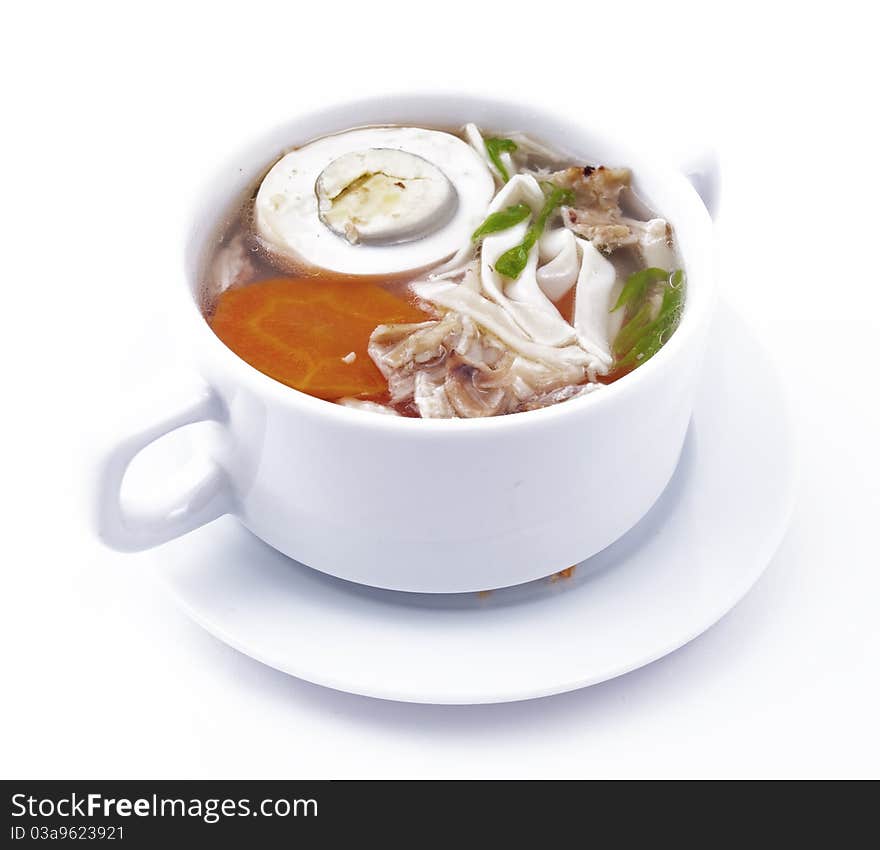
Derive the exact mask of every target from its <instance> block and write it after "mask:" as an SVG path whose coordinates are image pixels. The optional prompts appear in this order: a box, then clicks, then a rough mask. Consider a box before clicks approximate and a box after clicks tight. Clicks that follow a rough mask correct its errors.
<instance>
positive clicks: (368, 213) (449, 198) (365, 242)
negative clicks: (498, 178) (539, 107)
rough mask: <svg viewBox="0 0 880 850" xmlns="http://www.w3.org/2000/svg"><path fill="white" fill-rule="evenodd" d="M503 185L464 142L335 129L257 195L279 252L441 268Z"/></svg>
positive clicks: (338, 265) (300, 257) (286, 159)
mask: <svg viewBox="0 0 880 850" xmlns="http://www.w3.org/2000/svg"><path fill="white" fill-rule="evenodd" d="M494 192H495V183H494V180H493V178H492V174H491V172H490V171H489V169H488V167H487V166H486V164H485V162H484V160H482V159H481V158H480V157H479V155H478V154H477V153H476V152H475V151H474V150H473V148H471V147H470V146H469V145H468V144H466V143H465V142H464V141H462V140H461V139H459V138H457V137H456V136H453V135H451V134H450V133H444V132H441V131H438V130H425V129H421V128H417V127H370V128H364V129H360V130H350V131H348V132H345V133H339V134H338V135H335V136H326V137H324V138H322V139H318V140H317V141H314V142H311V143H309V144H307V145H304V146H303V147H301V148H298V149H296V150H294V151H291V152H290V153H288V154H286V155H285V156H283V157H282V158H281V159H280V160H279V161H278V162H276V163H275V165H274V166H273V167H272V168H271V169H270V171H269V173H268V174H267V175H266V177H265V178H264V179H263V182H262V183H261V185H260V188H259V190H258V191H257V196H256V199H255V202H254V224H255V229H256V232H257V235H258V236H259V237H260V239H261V240H262V241H263V243H264V245H265V246H266V248H267V250H269V252H270V253H273V254H275V255H278V256H280V257H282V258H284V259H285V260H288V261H290V262H292V263H295V264H301V265H307V266H315V267H318V268H323V269H328V270H331V271H335V272H340V273H343V274H361V275H377V274H396V273H401V272H406V271H412V270H416V269H421V268H426V267H429V266H433V265H436V264H438V263H440V262H442V261H443V260H445V259H446V258H447V257H450V256H451V255H452V254H454V253H455V252H456V251H458V250H459V249H461V248H462V247H464V246H465V245H467V244H468V241H469V239H470V236H471V234H472V233H473V231H474V230H475V229H476V228H477V226H478V225H479V224H480V223H481V222H482V220H483V219H484V218H485V215H486V210H487V207H488V205H489V202H490V201H491V199H492V196H493V194H494Z"/></svg>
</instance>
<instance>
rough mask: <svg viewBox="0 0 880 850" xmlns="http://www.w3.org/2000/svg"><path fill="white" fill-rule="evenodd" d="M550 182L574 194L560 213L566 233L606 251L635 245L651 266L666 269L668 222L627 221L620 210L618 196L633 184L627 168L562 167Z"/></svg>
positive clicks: (629, 219)
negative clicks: (572, 200) (569, 202)
mask: <svg viewBox="0 0 880 850" xmlns="http://www.w3.org/2000/svg"><path fill="white" fill-rule="evenodd" d="M550 180H551V181H552V182H553V183H555V184H556V185H558V186H564V187H565V188H568V189H571V190H572V191H573V192H574V197H575V202H574V204H573V205H572V206H570V207H564V208H563V210H562V221H563V223H564V224H565V226H566V227H567V228H568V229H569V230H571V231H573V232H574V233H576V234H577V235H578V236H582V237H583V238H584V239H589V240H590V241H591V242H592V243H593V245H595V246H596V247H597V248H599V249H600V250H602V251H606V252H609V251H614V250H615V249H617V248H622V247H624V246H627V245H634V246H638V247H639V248H640V249H641V251H642V253H643V254H644V255H645V259H646V261H647V262H648V263H649V264H650V265H657V266H659V267H662V268H667V267H668V265H666V264H668V263H669V262H670V259H669V254H670V253H671V248H669V227H668V225H667V223H666V222H665V221H664V220H663V219H658V218H655V219H651V220H650V221H639V220H637V219H634V218H629V217H627V216H626V215H624V213H623V211H622V210H621V208H620V200H621V198H620V196H621V193H622V192H623V191H624V190H625V189H629V188H630V184H631V181H632V173H631V172H630V170H629V169H628V168H607V167H605V166H604V165H600V166H599V167H598V168H593V167H592V166H589V165H588V166H586V167H584V168H565V169H563V170H562V171H557V172H555V173H554V174H552V175H551V176H550ZM664 248H665V249H668V251H664V250H663V249H664ZM652 252H653V256H652ZM653 259H656V260H657V262H652V260H653Z"/></svg>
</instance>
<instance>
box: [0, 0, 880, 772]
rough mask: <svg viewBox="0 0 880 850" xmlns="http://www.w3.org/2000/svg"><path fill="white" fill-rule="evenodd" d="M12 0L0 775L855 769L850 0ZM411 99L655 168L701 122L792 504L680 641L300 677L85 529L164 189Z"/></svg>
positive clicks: (879, 499)
mask: <svg viewBox="0 0 880 850" xmlns="http://www.w3.org/2000/svg"><path fill="white" fill-rule="evenodd" d="M779 5H781V4H779ZM16 6H17V9H16V11H13V12H11V13H10V12H6V13H5V15H4V22H3V25H2V28H0V39H2V44H0V64H2V77H3V80H4V96H3V106H2V117H3V118H4V119H5V120H4V121H3V129H2V134H0V139H2V141H0V147H2V151H3V173H4V178H3V183H2V189H3V194H4V198H3V203H2V205H0V216H2V219H3V221H2V224H3V233H4V234H5V238H4V239H3V245H4V251H3V262H2V290H0V292H2V295H0V298H2V300H0V328H2V332H0V346H2V361H0V362H2V370H3V389H4V392H3V396H4V399H5V401H6V404H5V410H4V412H3V413H2V419H0V422H2V425H0V427H2V429H3V439H2V443H0V444H2V453H3V457H2V466H0V474H2V479H3V481H2V484H3V486H2V488H0V492H2V496H0V498H2V500H3V513H2V515H3V548H2V558H0V560H2V564H3V566H2V576H3V588H4V589H3V592H2V606H3V613H2V620H0V628H2V636H3V644H2V646H3V649H2V652H3V659H4V664H3V690H4V695H3V698H2V701H0V713H2V736H3V740H2V747H0V751H2V756H0V764H2V773H3V774H4V775H5V776H7V777H10V778H11V777H19V778H26V777H42V778H50V777H66V778H86V777H102V778H106V777H142V778H146V777H186V778H195V777H207V776H217V777H287V778H295V777H313V778H317V777H379V776H397V777H421V776H450V777H451V776H461V777H491V776H505V777H511V776H555V777H563V776H571V777H575V776H579V777H587V776H597V777H613V776H864V775H873V776H877V775H878V773H880V735H878V728H877V727H878V724H877V718H878V717H880V684H878V669H880V663H878V662H880V627H878V614H877V610H878V605H880V557H878V528H880V447H878V437H880V404H878V389H880V381H878V377H877V375H878V362H880V318H878V316H880V274H878V265H880V252H878V243H880V236H878V232H880V228H878V222H877V215H876V214H877V200H876V199H877V196H878V189H880V186H878V179H877V160H878V156H880V135H878V132H877V130H876V128H875V126H874V119H876V112H877V83H878V77H880V75H878V62H877V46H876V32H877V29H876V26H875V25H874V24H872V23H871V22H870V21H869V20H868V18H867V16H866V13H865V12H864V11H860V10H864V9H866V8H867V6H866V4H856V3H853V4H848V3H844V2H837V3H834V4H821V7H820V8H821V11H818V10H817V8H814V7H813V5H812V4H808V3H798V4H791V5H790V11H782V10H780V9H779V8H778V7H777V5H774V4H770V3H766V2H765V3H760V4H755V5H754V6H751V5H749V4H747V3H735V4H734V3H730V4H724V5H722V4H711V3H700V4H695V5H693V6H684V5H682V4H676V3H666V2H664V3H658V2H654V3H650V4H642V3H636V2H626V3H589V2H583V0H581V2H574V3H570V2H564V0H555V2H551V3H516V2H507V3H502V2H495V3H483V4H478V3H476V2H473V1H472V2H468V3H455V2H451V0H444V2H443V3H439V4H436V5H435V4H430V3H415V2H412V0H408V2H381V0H374V2H358V3H343V2H338V0H337V2H334V3H317V2H315V3H310V2H299V3H295V2H289V0H288V2H284V3H278V4H275V5H264V4H260V3H256V2H246V3H245V2H238V3H219V2H214V3H210V4H204V5H202V6H196V5H190V4H184V3H176V4H174V5H173V6H171V7H169V8H167V9H162V8H161V6H160V4H149V6H145V7H141V8H142V11H134V7H132V6H130V5H129V4H114V5H113V6H112V7H111V6H106V7H98V6H95V5H93V4H90V3H77V4H64V5H63V6H62V5H61V4H59V5H57V6H53V5H47V4H37V3H32V4H27V5H26V8H27V11H23V10H24V9H25V4H16ZM412 89H446V90H462V91H467V92H488V93H492V94H496V95H498V96H503V97H506V98H516V97H522V98H524V99H528V100H534V101H536V102H539V103H542V104H544V105H545V106H546V107H548V108H552V109H555V110H558V111H562V112H568V113H572V114H574V115H576V116H578V117H579V118H580V119H581V120H584V121H597V122H600V123H602V124H606V125H611V126H616V127H617V128H618V129H619V130H621V131H623V132H624V133H627V134H630V135H631V136H632V138H633V142H634V143H637V144H639V145H653V146H654V148H655V149H656V151H657V156H658V158H661V157H666V158H676V159H677V158H680V157H683V156H684V155H685V154H687V152H688V151H691V150H694V149H696V148H699V147H701V146H703V145H704V144H707V143H708V144H715V145H717V147H718V148H719V150H720V151H721V154H722V158H723V167H724V194H723V202H722V204H723V205H722V215H721V218H720V220H719V226H718V233H719V239H720V247H721V257H722V261H721V265H722V286H723V290H724V292H725V295H726V298H727V299H728V300H729V301H730V302H732V303H733V304H734V305H735V306H736V307H737V308H738V309H739V310H740V311H741V312H742V313H743V314H745V315H746V316H747V317H748V319H749V321H750V322H751V323H752V325H753V326H754V327H755V328H756V329H757V330H758V332H759V333H760V335H761V337H762V338H763V340H764V342H765V343H766V344H767V345H768V346H769V347H770V349H771V350H772V352H773V354H774V356H775V358H776V360H777V362H778V364H779V367H780V370H781V372H782V374H783V376H784V379H785V383H786V388H787V391H788V393H789V395H790V399H791V405H792V408H793V413H794V418H795V420H796V424H797V435H796V437H797V439H798V440H799V444H800V473H801V482H800V487H799V502H798V506H797V509H796V512H795V516H794V519H793V522H792V525H791V529H790V532H789V534H788V536H787V537H786V539H785V541H784V543H783V545H782V547H781V549H780V551H779V553H778V554H777V556H776V558H775V559H774V561H773V562H772V564H771V565H770V567H769V569H768V571H767V573H766V574H765V576H764V578H763V579H762V580H761V581H760V583H759V584H758V585H757V586H756V587H755V589H754V590H753V592H752V593H751V594H750V595H749V596H748V597H747V598H746V599H745V600H744V601H743V602H742V603H741V604H740V605H739V606H738V607H737V608H736V609H735V610H734V611H733V612H732V613H731V614H730V615H729V616H727V617H726V618H725V619H724V620H723V621H722V622H721V623H720V624H719V625H718V626H717V627H715V628H714V629H712V630H711V631H710V632H709V633H707V634H706V635H704V636H703V637H701V638H699V639H698V640H696V641H694V642H693V643H692V644H691V645H689V646H687V647H686V648H684V649H683V650H681V651H679V652H677V653H675V654H674V655H673V656H671V657H668V658H667V659H665V660H663V661H661V662H658V663H656V664H654V665H652V666H650V667H648V668H646V669H643V670H641V671H638V672H636V673H633V674H630V675H628V676H626V677H624V678H622V679H619V680H617V681H613V682H609V683H606V684H603V685H599V686H596V687H593V688H590V689H588V690H585V691H582V692H579V693H572V694H568V695H563V696H559V697H553V698H549V699H544V700H539V701H535V702H531V703H520V704H513V705H500V706H487V707H469V708H455V707H429V706H408V705H398V704H393V703H383V702H379V701H373V700H369V699H365V698H359V697H353V696H348V695H345V694H338V693H334V692H331V691H327V690H324V689H322V688H319V687H316V686H312V685H309V684H305V683H302V682H299V681H296V680H293V679H290V678H288V677H286V676H284V675H282V674H280V673H277V672H274V671H273V670H270V669H267V668H265V667H262V666H260V665H259V664H257V663H256V662H253V661H251V660H249V659H247V658H245V657H244V656H241V655H239V654H237V653H236V652H235V651H233V650H231V649H229V648H227V647H225V646H224V645H222V644H220V643H219V642H217V641H216V640H214V639H213V638H211V637H209V636H208V635H207V634H205V633H203V632H202V631H200V629H199V628H198V627H196V626H195V625H193V624H192V623H190V622H189V621H188V620H187V619H185V617H184V616H183V615H182V614H181V613H179V612H178V611H177V610H176V609H175V608H174V607H173V606H172V605H171V603H170V602H169V601H168V599H167V598H166V596H165V595H164V592H163V591H161V589H160V588H159V587H158V585H157V584H156V582H155V580H154V578H153V577H152V576H151V575H150V573H149V571H148V570H146V569H143V568H142V566H143V562H142V561H141V560H139V559H137V558H129V557H126V556H122V555H118V554H115V553H111V552H109V551H105V550H102V549H101V548H99V547H98V545H97V544H96V543H95V541H94V540H93V539H92V536H91V532H90V530H89V525H88V507H89V506H88V475H89V473H90V470H91V469H92V467H93V465H94V461H95V457H96V455H95V445H94V444H95V439H94V434H95V433H96V431H98V430H99V429H100V426H101V423H102V422H103V420H104V419H105V418H106V417H108V416H111V415H113V414H114V413H115V412H116V411H117V410H118V409H119V407H120V406H121V405H122V404H123V401H122V400H121V398H120V395H119V391H118V390H119V386H120V383H121V382H124V383H127V384H129V385H130V389H131V390H136V388H137V385H138V383H139V380H140V378H142V377H143V376H140V375H136V374H133V373H132V374H130V375H129V374H126V373H125V370H124V369H123V368H122V366H124V364H125V363H126V358H127V356H128V354H127V352H128V351H129V349H130V346H131V344H132V343H131V341H132V339H135V338H137V337H139V336H142V335H143V334H145V333H149V334H156V335H159V336H160V337H161V336H162V335H163V334H167V330H166V328H165V326H164V323H163V321H162V310H163V309H164V298H165V294H166V293H167V291H168V288H169V287H171V286H175V285H179V277H180V274H181V271H180V243H181V236H182V229H183V227H184V226H185V213H186V210H187V208H188V207H187V205H188V192H189V191H190V190H191V189H192V188H193V187H194V186H196V185H198V182H199V180H200V179H202V178H203V177H204V174H205V173H206V172H207V171H209V170H210V169H211V167H212V166H213V165H214V164H215V162H216V161H219V160H221V159H222V158H224V157H225V156H226V155H227V154H228V153H230V152H231V151H233V150H235V149H236V148H237V147H238V146H240V144H241V143H243V142H245V141H247V139H248V137H249V135H250V134H252V133H256V132H258V131H261V130H263V129H264V128H265V127H267V126H269V125H271V124H273V123H275V122H278V121H280V120H282V119H284V118H287V117H289V116H291V115H292V114H294V113H297V112H299V111H301V110H306V109H309V108H311V107H314V106H317V105H320V104H323V103H325V102H327V101H328V100H333V99H344V98H351V97H355V96H358V95H367V94H370V95H372V94H376V93H380V92H384V91H394V90H412ZM168 345H169V349H171V348H172V347H173V341H172V340H170V339H169V340H168ZM742 380H743V381H748V380H749V364H748V363H743V369H742Z"/></svg>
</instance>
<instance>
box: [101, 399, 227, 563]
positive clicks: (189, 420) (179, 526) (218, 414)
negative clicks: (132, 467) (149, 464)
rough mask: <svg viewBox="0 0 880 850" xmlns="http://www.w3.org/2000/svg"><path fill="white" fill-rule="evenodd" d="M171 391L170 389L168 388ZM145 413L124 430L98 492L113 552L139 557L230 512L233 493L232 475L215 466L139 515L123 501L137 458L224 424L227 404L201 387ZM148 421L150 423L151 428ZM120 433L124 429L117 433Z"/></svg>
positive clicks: (154, 402) (145, 406) (104, 534)
mask: <svg viewBox="0 0 880 850" xmlns="http://www.w3.org/2000/svg"><path fill="white" fill-rule="evenodd" d="M166 387H167V384H166ZM142 401H143V403H142V405H140V406H139V408H140V407H142V410H139V411H138V413H137V414H136V415H134V416H131V417H130V419H129V420H128V424H127V425H122V426H120V427H121V428H122V429H123V430H121V433H123V434H124V435H125V436H123V437H122V438H121V439H119V438H118V437H117V439H116V441H115V443H116V444H115V446H114V447H113V448H112V449H111V450H110V451H109V453H108V454H107V455H106V456H105V457H104V460H103V462H102V463H101V465H100V468H99V470H98V479H97V487H96V490H97V492H96V504H95V513H96V525H97V532H98V536H99V537H100V538H101V540H102V541H103V542H104V543H106V544H107V545H108V546H109V547H111V548H112V549H116V550H118V551H120V552H136V551H139V550H141V549H150V548H152V547H153V546H158V545H159V544H160V543H165V542H166V541H168V540H172V539H173V538H175V537H180V536H181V535H183V534H187V533H188V532H190V531H193V530H194V529H196V528H198V527H199V526H202V525H205V524H206V523H209V522H211V521H212V520H215V519H217V518H218V517H220V516H222V515H223V514H226V513H229V512H230V511H231V510H232V507H233V502H234V499H233V495H232V488H231V486H230V482H229V479H228V477H227V476H226V473H225V472H224V471H223V470H222V469H221V468H220V467H219V466H218V465H217V464H216V463H214V462H213V461H212V462H210V464H209V465H208V467H207V468H206V470H205V471H204V472H203V473H202V474H201V475H200V477H199V480H198V481H196V482H195V483H194V484H192V485H191V486H190V487H188V488H187V489H186V490H184V492H181V493H179V494H177V495H176V497H175V498H173V499H171V500H169V501H168V502H167V503H165V504H155V505H151V506H149V507H145V508H139V509H137V510H135V509H133V508H128V507H125V506H124V505H123V504H122V501H121V489H122V479H123V478H124V476H125V472H126V470H127V469H128V467H129V464H130V463H131V462H132V460H134V458H135V456H136V455H137V454H138V453H139V452H140V451H141V450H143V449H145V448H146V447H147V446H148V445H150V444H151V443H153V442H155V441H156V440H158V439H159V438H161V437H163V436H165V435H166V434H170V433H171V432H172V431H174V430H176V429H177V428H182V427H183V426H184V425H191V424H193V423H195V422H205V421H215V422H221V423H222V422H224V421H225V419H226V411H225V406H224V405H223V402H222V401H221V400H220V398H219V396H218V395H217V394H216V393H215V392H214V390H213V389H211V388H210V387H208V386H207V385H205V384H203V383H201V382H199V384H198V385H196V386H195V387H193V386H192V385H190V386H189V387H181V388H180V389H179V390H178V391H177V392H176V393H172V394H171V395H170V396H169V393H168V390H167V389H165V391H164V393H163V394H162V395H160V396H157V397H156V398H146V399H143V400H142ZM144 422H148V423H149V424H147V425H146V426H145V425H143V423H144ZM116 433H117V434H118V433H120V431H119V430H117V432H116Z"/></svg>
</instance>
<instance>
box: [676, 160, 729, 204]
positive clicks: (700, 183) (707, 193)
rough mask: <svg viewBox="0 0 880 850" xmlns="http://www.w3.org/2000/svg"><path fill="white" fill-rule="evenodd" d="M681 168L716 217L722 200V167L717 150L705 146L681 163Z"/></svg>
mask: <svg viewBox="0 0 880 850" xmlns="http://www.w3.org/2000/svg"><path fill="white" fill-rule="evenodd" d="M679 170H680V171H681V172H682V173H683V174H684V176H685V177H687V179H688V180H690V182H691V183H692V184H693V187H694V189H696V190H697V194H698V195H699V196H700V197H701V198H702V199H703V203H704V204H705V205H706V209H707V210H709V215H710V216H712V218H715V216H716V213H717V212H718V204H719V201H720V200H721V168H720V165H719V161H718V153H717V151H716V150H715V149H714V148H705V149H704V150H701V151H698V152H697V153H695V154H691V155H690V156H689V157H688V158H687V159H686V160H685V161H684V162H682V163H681V165H679Z"/></svg>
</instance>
